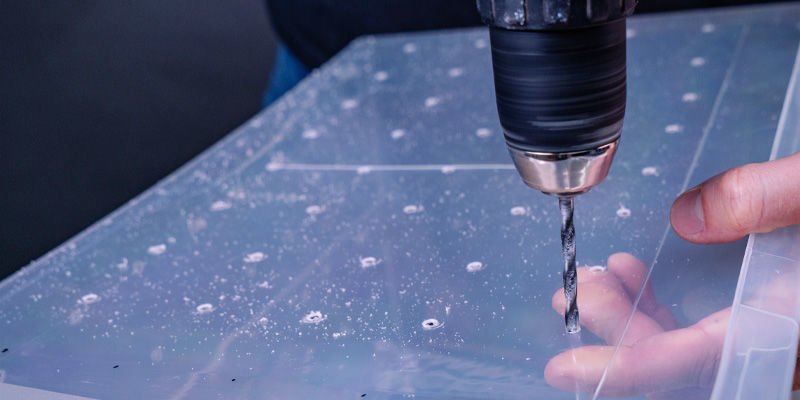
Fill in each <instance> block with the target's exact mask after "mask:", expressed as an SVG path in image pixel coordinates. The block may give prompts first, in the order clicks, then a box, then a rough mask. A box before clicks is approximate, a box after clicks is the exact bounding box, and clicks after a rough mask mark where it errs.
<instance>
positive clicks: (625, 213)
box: [617, 205, 631, 218]
mask: <svg viewBox="0 0 800 400" xmlns="http://www.w3.org/2000/svg"><path fill="white" fill-rule="evenodd" d="M617 216H618V217H620V218H628V217H630V216H631V210H630V209H629V208H627V207H625V206H623V205H620V206H619V209H618V210H617Z"/></svg>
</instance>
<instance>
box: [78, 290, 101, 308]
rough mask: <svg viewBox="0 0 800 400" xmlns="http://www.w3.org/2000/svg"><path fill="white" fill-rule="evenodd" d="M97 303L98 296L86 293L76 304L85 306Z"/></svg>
mask: <svg viewBox="0 0 800 400" xmlns="http://www.w3.org/2000/svg"><path fill="white" fill-rule="evenodd" d="M98 301H100V296H98V295H96V294H94V293H88V294H85V295H83V297H81V299H80V300H79V301H78V302H79V303H81V304H84V305H87V304H92V303H97V302H98Z"/></svg>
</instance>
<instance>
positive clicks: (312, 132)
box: [303, 129, 319, 140]
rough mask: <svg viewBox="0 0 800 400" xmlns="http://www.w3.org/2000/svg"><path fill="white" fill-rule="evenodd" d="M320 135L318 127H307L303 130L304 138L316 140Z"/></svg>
mask: <svg viewBox="0 0 800 400" xmlns="http://www.w3.org/2000/svg"><path fill="white" fill-rule="evenodd" d="M318 137H319V131H317V130H316V129H306V130H305V131H303V139H308V140H314V139H316V138H318Z"/></svg>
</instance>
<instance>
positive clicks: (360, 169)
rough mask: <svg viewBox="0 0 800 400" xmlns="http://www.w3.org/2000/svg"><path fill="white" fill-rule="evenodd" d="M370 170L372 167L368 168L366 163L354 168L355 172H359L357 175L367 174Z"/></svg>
mask: <svg viewBox="0 0 800 400" xmlns="http://www.w3.org/2000/svg"><path fill="white" fill-rule="evenodd" d="M370 172H372V168H370V167H368V166H366V165H362V166H360V167H358V168H356V173H357V174H359V175H364V174H368V173H370Z"/></svg>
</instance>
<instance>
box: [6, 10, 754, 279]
mask: <svg viewBox="0 0 800 400" xmlns="http://www.w3.org/2000/svg"><path fill="white" fill-rule="evenodd" d="M273 1H274V3H272V9H273V11H274V12H276V13H278V12H279V13H280V15H276V18H275V22H276V24H275V26H277V27H278V28H279V30H280V31H281V34H283V35H285V36H287V37H290V38H293V39H292V40H289V43H290V45H293V47H295V48H293V50H294V51H295V52H296V53H297V54H298V55H299V56H301V59H303V58H308V59H309V60H311V61H312V62H309V61H308V60H306V62H307V63H310V64H312V66H313V65H316V64H317V63H319V62H321V60H324V58H325V57H327V56H329V55H332V54H334V53H335V52H336V51H338V49H339V48H340V47H341V46H344V45H345V44H346V43H347V42H348V41H350V40H351V39H352V38H353V37H355V36H357V35H359V34H363V33H370V32H373V31H379V32H390V31H397V30H405V29H409V28H415V29H429V28H431V27H432V25H437V24H438V23H439V22H436V21H435V20H436V18H427V19H424V20H420V19H419V18H417V17H418V16H419V12H420V11H419V10H421V9H425V7H428V9H430V7H434V6H438V7H440V8H441V7H449V4H459V5H461V4H466V3H470V8H471V7H473V4H474V2H473V1H472V0H381V1H379V0H355V1H352V2H347V1H340V0H273ZM748 2H753V1H749V0H641V1H640V4H639V6H638V7H637V11H636V12H637V13H639V14H641V13H645V12H652V11H666V10H675V9H681V8H695V7H708V6H718V5H724V4H742V3H748ZM397 4H401V5H402V7H398V6H397ZM326 7H327V8H326ZM434 8H435V7H434ZM309 10H317V11H318V12H316V13H315V12H309ZM319 10H326V11H325V12H320V11H319ZM381 10H384V11H381ZM385 10H390V11H385ZM403 10H407V14H408V15H400V14H401V11H403ZM473 10H474V9H473ZM376 12H377V13H381V12H384V13H389V14H390V15H392V18H389V19H387V18H379V19H378V22H380V23H377V24H376V20H374V19H371V18H367V17H365V16H368V15H369V14H370V13H376ZM432 15H438V14H435V13H434V14H431V15H429V17H430V16H432ZM459 15H462V19H463V21H460V22H459V21H449V20H448V22H447V23H446V24H445V25H447V24H450V25H462V24H465V23H471V22H470V21H473V20H475V21H476V19H474V17H475V16H476V15H477V14H472V11H470V12H469V13H462V14H459ZM448 18H451V17H448ZM404 21H405V22H404ZM426 21H427V22H426ZM398 24H401V25H402V24H406V25H409V26H397V25H398ZM321 26H324V27H325V29H320V27H321ZM301 39H302V40H301ZM275 43H276V35H275V33H274V32H273V31H272V30H271V28H270V23H269V18H268V16H267V11H266V6H265V1H264V0H227V1H208V0H170V1H156V0H137V1H120V0H102V1H100V0H93V1H92V0H70V1H63V0H62V1H47V2H44V1H37V0H10V1H4V2H3V3H2V7H0V160H2V166H1V167H0V279H2V278H3V277H5V276H7V275H9V274H10V273H12V272H13V271H15V270H16V269H18V268H19V267H22V266H24V265H26V264H28V263H29V262H30V261H31V260H33V259H35V258H37V257H39V256H41V255H42V254H44V253H45V252H46V251H48V250H50V249H52V248H54V247H56V246H57V245H59V244H60V243H62V242H64V241H65V240H67V239H69V238H70V237H71V236H73V235H75V234H76V233H78V232H79V231H81V230H82V229H84V228H85V227H87V226H89V225H90V224H91V223H93V222H94V221H97V220H98V219H100V218H101V217H103V216H104V215H106V214H108V213H109V212H111V211H112V210H114V209H115V208H117V207H119V206H120V205H122V204H123V203H125V202H126V201H127V200H130V199H131V198H133V197H134V196H135V195H137V194H138V193H140V192H142V191H143V190H145V189H146V188H148V187H149V186H151V185H152V184H154V183H155V182H156V181H157V180H159V179H160V178H162V177H164V176H166V175H167V174H169V173H170V172H171V171H173V170H175V169H176V168H178V167H179V166H181V165H182V164H184V163H185V162H186V161H188V160H189V159H191V158H192V157H193V156H195V155H196V154H198V153H199V152H201V151H202V150H204V149H206V148H207V147H208V146H210V145H211V144H212V143H214V142H215V141H217V140H218V139H220V138H222V137H223V136H224V135H225V134H227V133H228V132H230V131H231V130H232V129H233V128H235V127H237V126H238V125H240V124H241V123H242V122H244V121H245V120H246V119H248V118H249V117H250V116H252V115H253V114H254V113H255V112H256V111H257V110H258V108H259V105H260V100H261V95H262V93H263V91H264V89H265V88H266V85H267V80H268V77H269V74H270V70H271V65H272V63H273V56H274V51H275ZM298 46H299V48H298ZM303 55H306V56H307V57H303ZM314 55H316V58H314V57H311V56H314ZM487 79H490V78H489V77H487Z"/></svg>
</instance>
